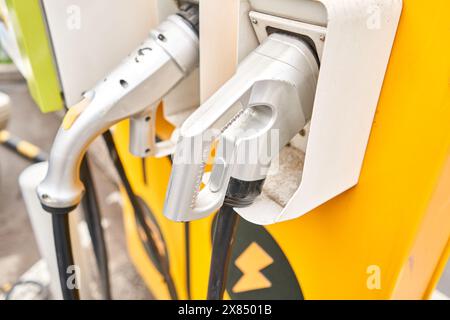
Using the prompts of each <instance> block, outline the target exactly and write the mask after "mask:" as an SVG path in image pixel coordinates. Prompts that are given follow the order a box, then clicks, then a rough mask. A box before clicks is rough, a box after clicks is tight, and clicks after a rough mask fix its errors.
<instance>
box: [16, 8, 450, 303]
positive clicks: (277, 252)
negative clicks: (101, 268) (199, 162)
mask: <svg viewBox="0 0 450 320" xmlns="http://www.w3.org/2000/svg"><path fill="white" fill-rule="evenodd" d="M11 3H13V2H11ZM449 12H450V3H449V2H448V1H446V0H434V1H427V2H424V1H416V0H404V1H403V11H402V16H401V19H400V25H399V28H398V32H397V36H396V39H395V43H394V47H393V50H392V54H391V58H390V63H389V66H388V69H387V73H386V77H385V80H384V84H383V89H382V92H381V96H380V100H379V103H378V107H377V112H376V115H375V120H374V124H373V127H372V131H371V135H370V140H369V144H368V148H367V152H366V155H365V159H364V163H363V167H362V172H361V176H360V180H359V183H358V185H356V186H355V187H353V188H352V189H350V190H348V191H346V192H345V193H343V194H341V195H339V196H338V197H336V198H334V199H332V200H330V201H328V202H327V203H325V204H323V205H321V206H320V207H319V208H316V209H314V210H313V211H311V212H309V213H308V214H306V215H305V216H302V217H300V218H298V219H295V220H291V221H288V222H283V223H279V224H275V225H271V226H266V227H263V226H257V225H253V224H251V223H249V222H246V221H244V220H243V219H241V221H240V224H239V227H238V231H237V235H236V244H235V246H234V249H233V253H232V261H231V264H230V269H229V277H228V284H227V297H228V298H242V299H246V298H253V299H258V298H267V299H270V298H273V299H275V298H277V299H281V298H287V299H301V298H305V299H392V298H400V299H406V298H411V299H423V298H428V297H430V295H431V293H432V291H433V289H434V287H435V285H436V283H437V281H438V279H439V276H440V274H441V272H442V270H443V267H444V265H445V263H446V261H447V259H448V256H449V253H450V243H449V235H450V195H449V190H450V153H449V152H450V149H449V147H450V131H449V124H450V59H449V57H450V41H449V31H450V20H449V19H448V13H449ZM159 118H160V119H159V121H158V130H157V131H158V135H159V136H160V137H161V138H163V139H166V138H168V137H169V135H170V132H171V130H172V128H171V127H170V125H169V124H167V123H165V122H164V120H163V119H162V117H161V115H160V117H159ZM114 136H115V139H116V143H117V144H118V147H119V151H120V154H121V158H122V160H123V162H124V165H125V169H126V172H127V175H128V178H129V179H130V182H131V185H132V187H133V189H134V191H135V192H136V193H137V194H138V195H139V196H140V197H141V198H142V199H143V200H144V201H145V203H146V205H147V206H148V208H149V209H150V210H149V211H150V212H151V213H152V216H149V219H148V222H149V224H150V225H152V229H153V231H154V233H155V234H156V237H157V238H158V239H159V244H160V245H161V246H164V248H165V251H166V252H167V254H168V258H169V263H170V269H171V273H172V276H173V278H174V281H175V284H176V287H177V291H178V295H179V298H182V299H186V298H189V297H191V298H194V299H204V298H205V297H206V289H207V282H208V272H209V262H210V253H211V239H212V225H213V219H214V217H210V218H206V219H203V220H199V221H194V222H190V223H189V224H182V223H175V222H172V221H169V220H167V219H166V218H164V216H163V214H162V209H163V204H164V198H165V192H166V187H167V183H168V180H169V176H170V169H171V162H170V159H169V158H162V159H155V158H148V159H146V160H145V161H144V162H143V161H142V160H141V159H140V158H136V157H133V156H132V155H130V153H129V152H128V122H127V121H124V122H122V123H120V124H119V125H118V126H116V128H115V131H114ZM123 194H124V197H125V193H123ZM124 224H125V230H126V233H127V242H128V249H129V253H130V256H131V258H132V260H133V263H134V264H135V266H136V267H137V269H138V271H139V273H140V275H141V276H142V278H143V279H144V280H145V282H146V284H147V286H148V287H149V289H150V290H151V292H152V293H153V294H154V296H155V297H156V298H158V299H168V298H169V293H168V290H167V288H166V285H165V283H164V280H163V277H162V276H161V274H160V273H159V272H158V270H157V269H156V268H155V266H154V265H153V263H152V261H151V258H150V257H149V256H148V254H147V252H146V250H145V247H144V245H143V243H142V241H141V237H140V233H139V227H138V226H137V224H136V220H135V218H134V214H133V212H132V209H131V206H130V205H129V204H128V202H127V201H125V206H124Z"/></svg>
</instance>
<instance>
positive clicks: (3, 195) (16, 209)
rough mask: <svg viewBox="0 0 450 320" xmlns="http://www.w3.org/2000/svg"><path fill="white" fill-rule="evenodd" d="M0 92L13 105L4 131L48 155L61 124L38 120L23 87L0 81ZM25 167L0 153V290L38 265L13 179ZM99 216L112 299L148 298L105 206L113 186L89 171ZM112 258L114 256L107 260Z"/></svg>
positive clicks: (116, 212) (115, 214)
mask: <svg viewBox="0 0 450 320" xmlns="http://www.w3.org/2000/svg"><path fill="white" fill-rule="evenodd" d="M0 91H2V92H5V93H6V94H8V95H9V96H10V97H11V99H12V104H13V110H12V115H11V119H10V122H9V125H8V130H9V131H10V132H12V133H14V134H16V135H18V136H20V137H21V138H23V139H25V140H28V141H30V142H32V143H34V144H36V145H38V146H39V147H41V148H42V149H43V150H45V151H49V149H50V146H51V143H52V141H53V138H54V136H55V133H56V130H57V128H58V126H59V123H60V119H59V118H58V116H57V115H55V114H48V115H43V114H41V113H40V112H39V110H38V108H37V106H36V105H35V104H34V102H33V100H32V99H31V97H30V96H29V94H28V89H27V86H26V84H25V82H23V81H16V82H5V81H0ZM28 165H29V162H28V161H26V160H24V159H22V158H20V157H18V156H17V155H15V154H13V153H12V152H10V151H9V150H6V149H5V148H3V147H0V287H1V286H2V285H3V284H5V283H14V282H15V281H17V279H18V277H19V276H20V275H22V274H23V273H24V272H25V271H26V270H28V269H29V268H30V267H31V266H32V265H33V264H34V263H36V262H37V261H38V260H39V254H38V249H37V247H36V244H35V239H34V236H33V233H32V230H31V225H30V223H29V220H28V217H27V213H26V211H25V205H24V203H23V201H22V197H21V194H20V190H19V187H18V183H17V179H18V176H19V174H20V173H21V172H22V171H23V170H24V169H25V168H26V167H27V166H28ZM94 178H95V180H96V182H97V183H96V185H97V187H98V188H99V190H98V193H99V198H100V202H101V207H102V212H103V213H104V216H105V218H106V220H107V222H108V224H107V225H108V227H107V230H106V237H107V244H108V251H109V252H110V255H109V256H110V269H111V274H112V277H111V278H112V285H113V296H114V298H115V299H147V298H150V295H149V294H148V292H147V290H146V289H145V286H144V285H143V283H142V281H141V279H140V277H139V276H138V275H137V273H136V271H135V269H134V267H133V266H132V265H131V263H130V262H129V258H128V255H127V253H126V248H125V238H124V230H123V226H122V216H121V211H120V207H119V205H118V204H117V203H116V204H114V203H112V204H107V203H106V201H105V199H106V197H107V196H108V195H110V194H111V193H113V192H116V191H117V190H116V188H115V186H114V184H112V183H111V181H110V180H109V179H108V178H107V177H106V176H105V175H104V174H102V172H100V170H95V168H94ZM112 253H114V254H112Z"/></svg>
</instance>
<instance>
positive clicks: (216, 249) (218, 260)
mask: <svg viewBox="0 0 450 320" xmlns="http://www.w3.org/2000/svg"><path fill="white" fill-rule="evenodd" d="M263 184H264V180H258V181H243V180H239V179H235V178H233V177H231V179H230V183H229V184H228V189H227V193H226V196H225V200H224V203H223V205H222V207H221V208H220V209H219V211H218V212H217V215H216V219H215V227H214V233H213V243H212V252H211V263H210V267H209V282H208V293H207V299H208V300H222V299H223V295H224V293H225V289H226V284H227V277H228V268H229V264H230V257H231V252H232V250H233V243H234V239H235V234H236V230H237V226H238V223H239V215H238V214H237V213H236V211H235V210H234V209H233V208H243V207H248V206H250V205H251V204H252V203H253V202H254V201H255V199H256V197H257V196H259V195H260V194H261V191H262V187H263Z"/></svg>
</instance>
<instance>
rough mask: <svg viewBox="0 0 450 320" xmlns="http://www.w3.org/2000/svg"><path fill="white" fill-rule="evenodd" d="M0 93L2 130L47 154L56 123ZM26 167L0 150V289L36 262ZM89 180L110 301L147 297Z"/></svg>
mask: <svg viewBox="0 0 450 320" xmlns="http://www.w3.org/2000/svg"><path fill="white" fill-rule="evenodd" d="M0 91H2V92H5V93H7V94H8V95H10V97H11V99H12V103H13V106H14V108H13V110H12V117H11V121H10V123H9V127H8V129H9V130H10V131H11V132H13V133H14V134H17V135H19V136H20V137H22V138H23V139H26V140H28V141H30V142H32V143H34V144H36V145H38V146H40V147H41V148H42V149H44V150H46V151H48V150H49V148H50V146H51V143H52V140H53V137H54V135H55V132H56V130H57V127H58V125H59V122H60V119H59V118H58V117H57V115H55V114H50V115H43V114H41V113H40V112H39V111H38V108H37V107H36V105H35V104H34V102H33V101H32V99H31V98H30V96H29V94H28V89H27V86H26V84H25V83H24V82H14V83H5V82H4V81H3V82H1V81H0ZM28 165H29V163H28V162H27V161H25V160H23V159H21V158H19V157H18V156H16V155H15V154H13V153H11V152H10V151H8V150H5V149H4V148H2V147H0V287H1V286H2V284H4V283H8V282H10V283H14V282H15V281H16V280H17V279H18V277H19V276H20V275H22V274H23V273H24V272H25V271H26V270H28V269H29V268H30V267H31V266H32V265H33V264H34V263H35V262H37V261H38V260H39V255H38V251H37V247H36V245H35V240H34V237H33V233H32V230H31V226H30V223H29V221H28V217H27V214H26V211H25V206H24V204H23V202H22V199H21V194H20V191H19V188H18V184H17V178H18V176H19V174H20V173H21V172H22V170H24V169H25V168H26V167H27V166H28ZM94 176H95V179H96V182H97V183H96V185H97V187H98V188H99V190H98V192H99V196H100V201H101V207H102V212H103V213H104V214H105V218H106V219H107V221H108V222H109V223H108V228H107V230H106V233H107V234H106V236H107V243H108V251H109V252H110V268H111V273H112V279H113V281H112V284H113V296H114V298H115V299H148V298H150V295H149V294H148V292H147V290H146V289H145V287H144V285H143V283H142V281H141V279H140V277H139V276H138V275H137V274H136V271H135V269H134V267H133V266H132V265H131V264H130V262H129V259H128V256H127V254H126V249H125V239H124V231H123V226H122V217H121V213H120V208H119V206H118V205H117V204H109V205H108V204H106V201H105V199H106V197H107V196H108V195H110V194H111V193H113V192H115V191H117V190H116V188H115V186H114V185H113V184H112V183H111V182H110V180H109V179H108V178H107V177H106V176H105V175H104V174H103V173H102V172H99V170H96V171H95V172H94ZM112 252H114V254H111V253H112ZM438 289H439V290H440V291H441V292H443V293H445V294H446V295H447V296H450V266H447V269H446V271H445V273H444V275H443V277H442V281H441V283H440V284H439V286H438Z"/></svg>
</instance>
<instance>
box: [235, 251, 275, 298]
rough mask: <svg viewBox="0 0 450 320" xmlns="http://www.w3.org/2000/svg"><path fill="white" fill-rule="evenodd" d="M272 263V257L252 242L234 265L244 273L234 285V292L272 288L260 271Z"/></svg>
mask: <svg viewBox="0 0 450 320" xmlns="http://www.w3.org/2000/svg"><path fill="white" fill-rule="evenodd" d="M272 263H273V259H272V257H271V256H269V254H268V253H267V252H265V251H264V250H263V249H262V248H261V247H260V246H259V245H258V244H257V243H256V242H252V243H251V244H250V245H249V246H248V247H247V249H245V250H244V252H242V254H241V255H240V256H239V258H237V259H236V261H235V263H234V264H235V265H236V266H237V267H238V268H239V270H241V271H242V277H241V278H240V279H239V281H238V282H236V284H235V285H234V287H233V289H232V290H233V292H235V293H239V292H244V291H251V290H257V289H265V288H270V287H271V286H272V283H271V282H270V281H269V280H268V279H267V278H266V277H265V276H264V275H263V274H262V273H261V272H260V271H261V270H262V269H264V268H266V267H267V266H269V265H271V264H272Z"/></svg>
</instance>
